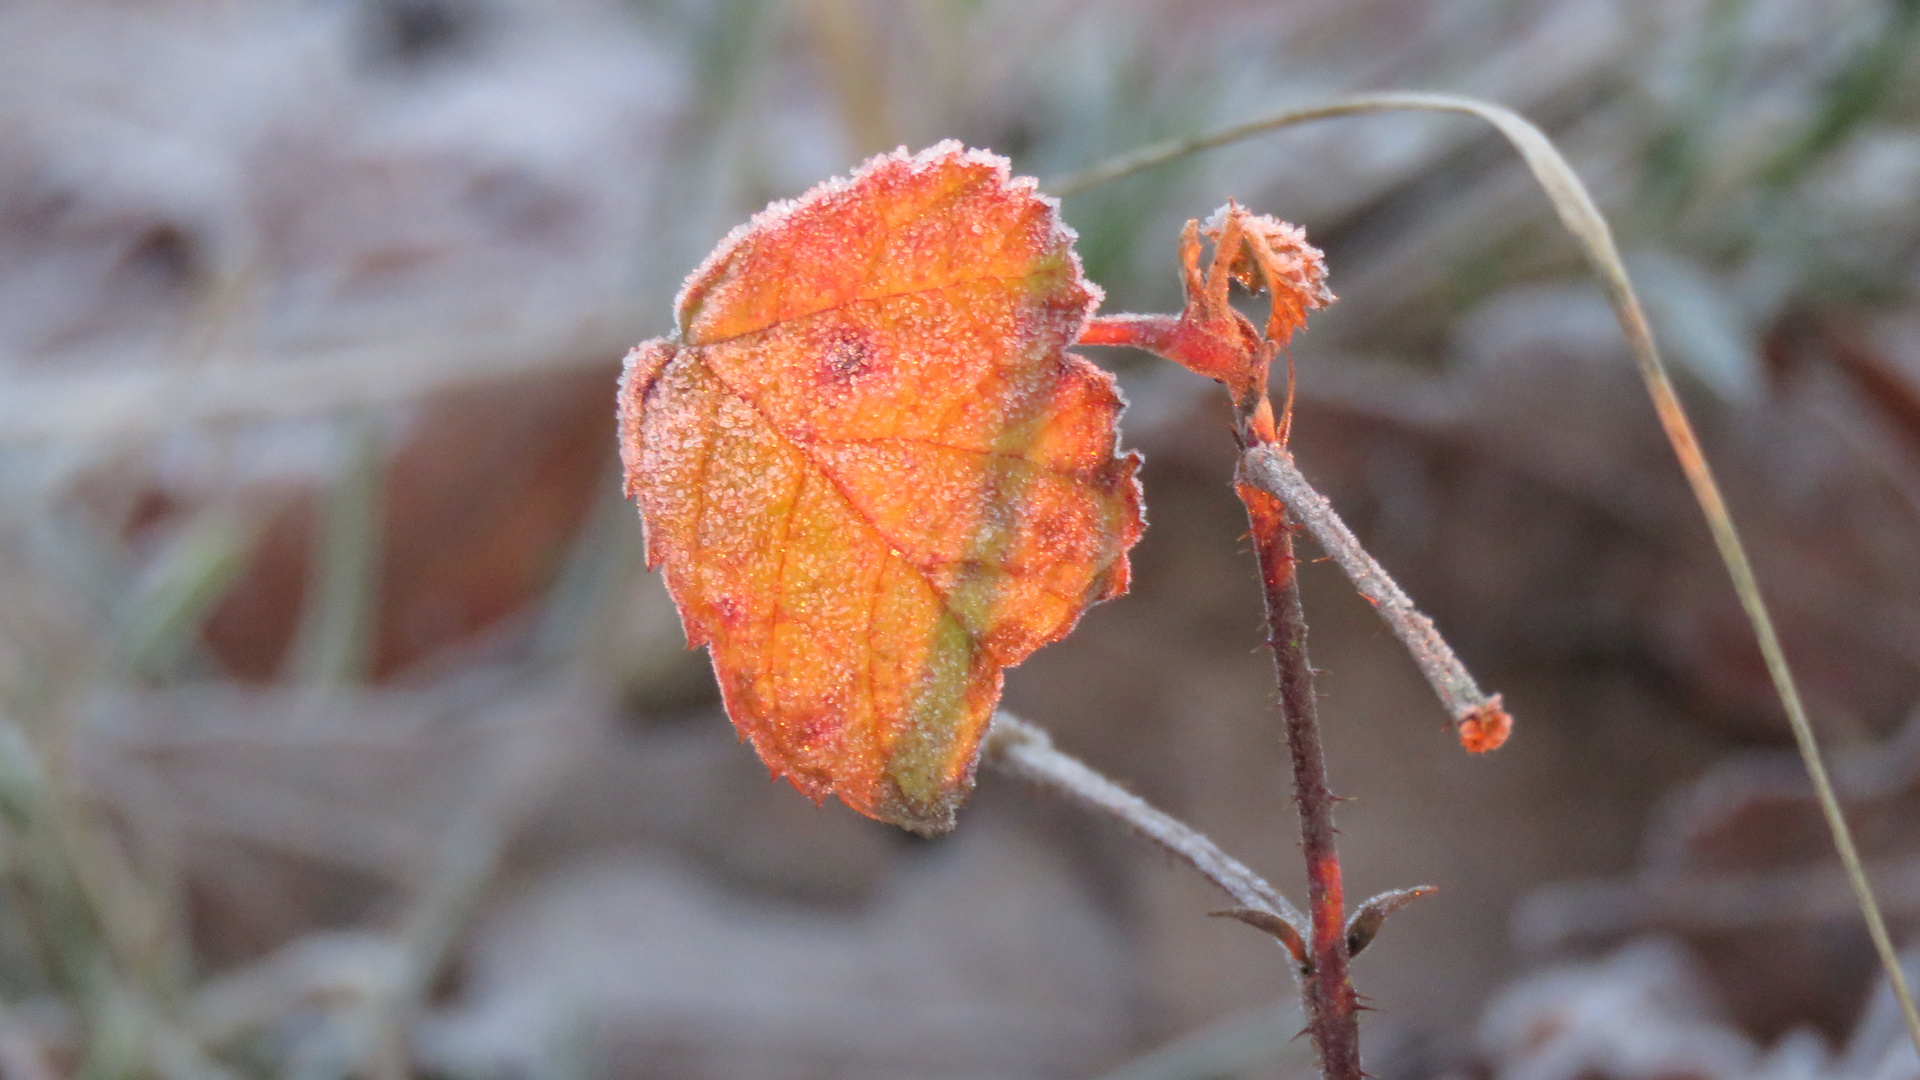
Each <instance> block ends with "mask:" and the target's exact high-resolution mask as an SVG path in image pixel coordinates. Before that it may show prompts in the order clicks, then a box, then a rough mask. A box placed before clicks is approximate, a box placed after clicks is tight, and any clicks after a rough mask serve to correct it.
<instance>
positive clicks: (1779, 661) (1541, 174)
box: [1048, 93, 1920, 1052]
mask: <svg viewBox="0 0 1920 1080" xmlns="http://www.w3.org/2000/svg"><path fill="white" fill-rule="evenodd" d="M1396 111H1417V112H1446V113H1460V114H1463V115H1466V116H1473V117H1478V118H1479V119H1481V120H1485V121H1486V122H1487V123H1490V124H1492V125H1493V126H1494V127H1495V128H1497V129H1499V131H1500V134H1502V135H1504V136H1505V137H1506V138H1507V141H1508V142H1510V143H1512V144H1513V147H1514V149H1516V150H1518V151H1519V152H1520V156H1521V158H1522V159H1524V160H1525V161H1526V163H1527V167H1528V168H1529V169H1530V170H1531V171H1532V172H1533V176H1534V179H1535V180H1536V181H1537V182H1538V183H1539V184H1540V187H1541V188H1542V190H1544V191H1545V192H1546V195H1547V198H1548V199H1550V200H1551V201H1552V203H1553V208H1554V211H1555V212H1556V213H1557V214H1558V215H1559V216H1560V223H1561V224H1562V225H1564V226H1566V229H1567V231H1568V232H1570V233H1572V234H1573V236H1574V238H1575V239H1576V240H1578V241H1579V243H1580V246H1581V249H1582V251H1583V253H1584V254H1585V255H1586V257H1587V262H1588V264H1589V265H1591V266H1592V267H1593V271H1594V273H1595V274H1596V275H1597V276H1598V277H1599V279H1600V284H1601V287H1602V288H1603V289H1604V290H1605V291H1606V294H1607V300H1608V302H1609V303H1611V304H1612V306H1613V310H1614V313H1615V315H1617V316H1618V317H1619V320H1620V329H1621V331H1622V333H1624V334H1625V335H1626V339H1627V345H1628V347H1629V348H1630V349H1631V350H1632V352H1633V357H1634V362H1635V363H1636V364H1637V365H1638V367H1639V369H1640V376H1641V378H1642V379H1643V380H1644V381H1645V383H1646V386H1647V393H1648V394H1649V395H1650V396H1651V397H1652V398H1653V406H1654V410H1655V411H1656V412H1657V413H1658V414H1659V417H1660V424H1661V427H1663V428H1664V429H1665V431H1666V434H1667V440H1668V441H1669V442H1670V443H1672V444H1673V451H1674V454H1675V456H1677V457H1678V458H1679V459H1680V467H1681V469H1682V471H1684V472H1685V473H1686V477H1687V483H1688V485H1689V486H1691V487H1692V489H1693V496H1694V499H1695V501H1696V502H1698V503H1699V504H1700V509H1701V512H1702V513H1703V514H1705V516H1706V519H1707V527H1708V528H1709V529H1710V530H1711V531H1712V533H1713V541H1714V545H1715V546H1716V547H1717V548H1719V551H1720V559H1721V561H1722V562H1723V563H1724V564H1725V565H1726V568H1727V573H1728V575H1729V576H1731V577H1732V579H1733V587H1734V591H1735V592H1736V593H1738V594H1739V597H1740V605H1741V607H1742V608H1744V609H1745V610H1746V614H1747V621H1748V622H1749V623H1750V624H1751V625H1752V626H1753V632H1754V636H1755V637H1756V638H1758V639H1759V644H1760V651H1761V654H1762V655H1763V656H1764V657H1765V659H1766V664H1767V672H1768V674H1769V675H1770V676H1771V677H1772V679H1773V685H1774V690H1775V692H1776V693H1778V695H1779V697H1780V703H1781V705H1782V706H1783V707H1784V708H1785V709H1786V712H1787V720H1788V722H1789V723H1790V724H1791V725H1792V727H1793V737H1794V740H1795V742H1796V743H1797V744H1798V745H1799V748H1800V757H1801V760H1802V761H1804V762H1805V764H1806V769H1807V775H1808V777H1809V778H1811V779H1812V781H1813V786H1814V791H1815V793H1816V795H1817V796H1818V798H1819V801H1820V809H1821V812H1822V813H1823V814H1824V815H1825V817H1826V821H1827V827H1828V828H1829V830H1831V832H1832V834H1833V846H1834V849H1835V850H1836V851H1838V852H1839V855H1840V861H1841V863H1842V864H1844V865H1845V867H1846V871H1847V878H1848V880H1849V882H1850V883H1851V884H1852V887H1853V891H1854V895H1855V898H1856V899H1857V900H1858V902H1859V905H1860V912H1861V914H1862V915H1863V916H1864V917H1865V919H1866V923H1867V932H1868V934H1869V935H1870V936H1871V937H1872V938H1873V945H1874V949H1875V950H1876V951H1877V952H1878V953H1879V955H1880V966H1881V968H1882V969H1883V970H1884V971H1885V972H1886V976H1887V981H1888V982H1889V984H1891V986H1892V988H1893V993H1894V997H1895V998H1897V999H1898V1000H1899V1003H1900V1011H1901V1014H1902V1015H1903V1016H1904V1017H1905V1018H1906V1023H1907V1033H1908V1035H1909V1036H1910V1037H1911V1038H1912V1039H1913V1044H1914V1048H1915V1050H1916V1052H1920V1010H1916V1009H1915V1007H1914V1002H1913V994H1912V992H1911V991H1910V990H1909V988H1908V986H1907V979H1906V975H1905V974H1904V973H1903V972H1902V970H1901V967H1900V961H1899V957H1898V955H1897V954H1896V953H1895V951H1894V947H1893V939H1892V938H1891V937H1890V936H1889V934H1888V933H1887V925H1886V920H1885V919H1884V918H1882V917H1881V914H1880V905H1879V903H1878V902H1877V901H1876V900H1875V899H1874V895H1873V887H1872V885H1871V884H1869V882H1868V881H1867V875H1866V871H1865V869H1864V868H1863V867H1862V866H1861V863H1860V856H1859V852H1858V851H1857V850H1856V848H1855V846H1854V842H1853V834H1852V831H1851V830H1850V829H1849V828H1848V827H1847V820H1846V816H1845V814H1844V813H1843V812H1842V811H1841V809H1840V801H1839V799H1838V798H1836V797H1835V795H1834V792H1833V785H1832V783H1831V782H1830V781H1829V780H1828V778H1827V767H1826V763H1825V761H1824V760H1823V758H1822V756H1821V753H1820V745H1819V743H1818V742H1817V741H1816V740H1815V739H1814V736H1813V725H1812V724H1811V723H1810V722H1809V721H1808V719H1807V711H1806V707H1805V706H1804V705H1803V704H1802V703H1801V700H1800V691H1799V689H1798V687H1797V686H1796V685H1795V683H1794V679H1793V672H1792V671H1791V669H1789V668H1788V666H1787V659H1786V654H1785V653H1784V652H1782V651H1781V648H1780V639H1779V635H1778V634H1777V633H1776V632H1775V630H1774V626H1773V618H1772V616H1771V615H1769V614H1768V611H1767V606H1766V601H1765V600H1764V599H1763V598H1762V597H1761V595H1760V586H1759V582H1758V580H1757V579H1756V578H1755V577H1754V573H1753V565H1752V563H1751V562H1750V561H1749V560H1748V558H1747V553H1746V548H1745V546H1744V545H1743V544H1742V543H1741V540H1740V533H1739V530H1737V529H1736V528H1735V527H1734V524H1733V518H1732V516H1731V515H1730V514H1729V513H1728V512H1727V505H1726V500H1725V498H1723V497H1722V495H1721V493H1720V485H1719V482H1718V481H1717V480H1715V479H1714V476H1713V470H1712V469H1711V468H1710V467H1709V466H1708V465H1707V459H1706V456H1705V455H1704V454H1703V453H1702V452H1701V450H1700V442H1699V439H1698V438H1697V437H1696V436H1695V435H1694V431H1693V424H1692V423H1691V421H1689V420H1688V419H1687V414H1686V410H1685V409H1684V408H1683V407H1682V406H1681V404H1680V397H1679V395H1678V394H1677V393H1676V392H1675V391H1674V386H1673V380H1672V379H1671V378H1670V377H1669V376H1668V374H1667V368H1666V364H1665V363H1664V362H1663V361H1662V360H1661V359H1660V351H1659V349H1658V348H1657V347H1656V346H1655V345H1654V341H1653V332H1652V329H1651V328H1650V327H1649V325H1648V323H1647V316H1646V312H1645V311H1644V310H1642V308H1641V306H1640V299H1639V297H1638V296H1636V295H1635V293H1634V291H1633V284H1632V282H1631V281H1629V280H1628V277H1627V271H1626V267H1625V266H1624V265H1623V264H1622V262H1621V260H1620V252H1619V250H1618V249H1617V248H1616V247H1615V246H1614V242H1613V230H1612V229H1611V228H1609V227H1608V225H1607V221H1606V218H1604V217H1603V216H1601V214H1600V210H1599V208H1598V207H1596V206H1595V205H1594V203H1593V198H1592V197H1591V196H1590V195H1588V194H1587V189H1586V187H1585V185H1583V184H1582V183H1581V182H1580V179H1579V177H1578V176H1576V175H1575V174H1574V171H1573V168H1572V166H1570V165H1568V164H1567V160H1566V158H1564V157H1562V156H1561V154H1560V151H1559V150H1558V149H1556V148H1555V147H1554V145H1553V142H1552V140H1550V139H1548V138H1547V136H1546V134H1545V133H1544V132H1542V131H1541V130H1540V129H1539V128H1537V127H1535V126H1534V125H1533V124H1532V122H1530V121H1528V120H1527V119H1526V118H1524V117H1522V116H1521V115H1520V114H1518V113H1516V112H1514V111H1513V110H1511V109H1508V108H1506V107H1504V106H1500V105H1495V104H1493V103H1491V102H1486V101H1479V100H1476V99H1474V98H1466V97H1458V96H1455V95H1451V94H1423V93H1392V94H1367V95H1361V96H1357V97H1351V98H1346V99H1343V100H1340V101H1335V102H1330V103H1328V104H1326V105H1320V106H1315V107H1312V108H1306V109H1293V110H1288V111H1286V112H1282V113H1276V114H1274V115H1272V116H1267V117H1263V118H1261V119H1258V120H1252V121H1248V122H1247V123H1243V124H1236V125H1234V126H1232V127H1227V128H1222V129H1220V130H1218V131H1213V132H1208V133H1205V134H1201V135H1195V136H1191V137H1188V138H1183V139H1173V140H1169V141H1167V142H1163V143H1156V144H1154V145H1152V146H1146V147H1142V148H1140V149H1138V150H1134V151H1131V152H1129V153H1125V154H1121V155H1119V156H1118V157H1115V158H1112V159H1110V160H1108V161H1106V162H1103V163H1101V164H1099V165H1096V166H1094V167H1092V168H1090V169H1086V170H1083V171H1081V172H1078V173H1075V174H1073V175H1071V176H1068V177H1065V178H1062V179H1061V180H1059V181H1057V182H1055V183H1052V184H1050V185H1048V189H1049V190H1050V191H1053V192H1054V193H1056V194H1059V195H1071V194H1073V193H1075V192H1079V191H1085V190H1086V189H1088V188H1090V187H1093V186H1095V185H1098V184H1103V183H1106V182H1108V181H1111V180H1117V179H1119V178H1121V177H1123V176H1128V175H1131V174H1133V173H1136V172H1139V171H1141V170H1142V169H1148V168H1152V167H1153V166H1155V165H1160V164H1164V163H1166V162H1169V161H1173V160H1175V159H1177V158H1181V157H1185V156H1187V155H1189V154H1193V153H1197V152H1199V151H1201V150H1207V149H1211V148H1213V147H1217V146H1224V145H1226V144H1228V143H1232V142H1238V141H1239V140H1241V139H1246V138H1249V137H1251V136H1254V135H1258V134H1261V133H1263V132H1267V131H1274V130H1277V129H1279V128H1284V127H1291V126H1293V125H1295V124H1304V123H1307V122H1310V121H1314V120H1326V119H1331V118H1333V117H1336V116H1353V115H1358V114H1362V113H1378V112H1396Z"/></svg>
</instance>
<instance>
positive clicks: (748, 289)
mask: <svg viewBox="0 0 1920 1080" xmlns="http://www.w3.org/2000/svg"><path fill="white" fill-rule="evenodd" d="M1072 240H1073V234H1072V233H1071V232H1070V231H1069V230H1068V229H1066V228H1065V227H1064V226H1063V225H1062V224H1061V223H1060V222H1059V219H1058V217H1057V215H1056V210H1055V205H1054V203H1053V202H1052V201H1051V200H1049V199H1047V198H1045V197H1043V196H1041V195H1039V194H1038V193H1037V192H1036V191H1035V190H1034V186H1033V182H1032V181H1031V180H1029V179H1025V178H1022V179H1018V180H1015V179H1010V177H1009V174H1008V168H1007V162H1006V161H1005V160H1004V159H1002V158H998V157H995V156H993V155H990V154H986V153H982V152H979V151H968V150H965V149H963V148H962V147H960V146H959V144H957V143H952V142H947V143H942V144H940V145H938V146H935V147H933V148H931V149H929V150H927V151H924V152H923V153H921V154H919V155H916V156H912V157H909V156H907V155H906V154H905V153H895V154H890V155H885V156H882V157H878V158H875V159H873V160H872V161H869V162H868V163H867V164H866V165H865V166H863V167H862V168H861V169H860V170H859V171H858V172H856V173H855V174H854V175H853V176H852V177H851V178H850V179H846V180H834V181H829V182H828V183H825V184H822V185H821V186H819V187H816V188H815V189H814V190H812V191H811V192H808V193H807V194H806V195H804V196H802V197H801V198H800V199H799V200H797V201H795V202H792V203H785V204H776V205H774V206H772V207H769V208H768V209H767V210H766V211H763V212H762V213H760V214H759V215H756V216H755V217H754V219H753V220H752V221H750V222H748V223H747V224H746V225H744V226H742V227H741V228H739V229H737V230H735V231H734V233H733V234H732V235H731V236H729V237H728V238H727V239H726V240H725V241H723V242H722V243H721V245H720V246H719V248H718V249H717V250H716V251H715V252H714V253H713V255H712V256H710V257H709V258H708V260H707V262H706V264H705V265H704V266H702V267H701V268H700V269H699V270H697V271H696V272H695V273H694V274H693V276H692V277H691V278H689V279H688V282H687V285H686V288H685V289H684V290H683V291H682V293H681V295H680V299H679V303H678V333H677V334H676V335H675V336H673V337H671V338H661V339H655V340H653V341H649V342H646V343H644V344H642V345H640V346H639V347H638V348H636V349H635V350H634V351H633V352H632V354H630V355H629V357H628V360H627V374H626V377H625V379H624V380H623V383H622V388H621V397H620V406H621V417H622V428H621V430H622V435H621V444H622V452H623V455H624V459H625V462H626V468H627V489H628V492H629V494H631V495H633V496H636V497H637V498H638V499H639V502H640V507H641V511H642V513H643V515H644V517H645V519H646V523H647V551H648V559H649V561H650V562H651V563H652V564H654V565H659V564H663V563H664V564H665V566H666V575H667V584H668V588H669V589H670V590H671V591H672V593H673V596H674V599H675V601H676V602H677V603H678V604H679V607H680V614H681V620H682V622H683V624H684V625H685V627H686V631H687V639H688V641H689V642H690V643H692V644H696V645H698V644H705V645H707V646H708V647H709V651H710V652H711V654H712V656H713V662H714V669H715V672H716V674H717V675H718V677H719V681H720V689H721V694H722V697H723V698H724V700H725V702H726V706H727V712H728V714H729V715H730V716H732V718H733V721H734V724H735V725H736V726H737V727H738V728H739V730H740V732H741V733H742V734H743V735H745V736H747V737H749V738H751V739H752V740H753V742H754V745H755V747H756V749H758V750H759V752H760V755H761V757H762V758H763V759H764V760H765V761H766V763H767V765H768V767H769V768H771V769H772V770H773V772H774V773H775V775H783V776H786V777H787V778H788V779H790V780H791V781H792V782H793V784H794V786H795V787H797V788H799V789H800V790H801V791H802V792H804V793H806V794H807V795H809V796H811V797H812V798H814V799H816V800H818V799H822V798H824V797H825V796H826V795H828V794H830V793H831V794H836V795H838V796H839V797H840V798H841V799H842V800H844V801H845V802H846V803H847V804H848V805H849V806H852V807H853V808H854V809H856V810H859V811H860V812H862V813H864V814H868V815H870V816H872V817H876V818H879V819H881V820H883V821H890V822H893V823H895V824H899V825H902V826H905V827H907V828H910V829H915V830H918V831H922V832H938V831H942V830H944V829H947V828H949V827H951V824H952V820H953V811H954V808H955V807H956V806H957V805H958V804H959V803H960V801H961V800H962V799H964V798H965V796H966V794H967V792H968V790H969V789H970V788H971V786H972V782H973V769H974V763H975V759H976V758H977V756H978V753H979V744H980V738H981V735H982V733H983V732H984V731H985V729H986V726H987V722H988V719H989V718H990V717H991V715H992V712H993V707H994V705H995V703H996V702H997V701H998V699H999V696H1000V687H1001V671H1002V669H1003V668H1005V667H1007V666H1009V665H1012V664H1016V663H1018V662H1020V661H1021V660H1022V659H1025V658H1026V657H1027V656H1028V655H1029V654H1031V653H1032V652H1033V651H1034V650H1035V649H1037V648H1039V647H1040V646H1041V645H1044V644H1046V643H1047V642H1050V641H1053V640H1055V639H1056V638H1058V637H1060V636H1061V635H1062V634H1064V633H1066V631H1067V630H1068V629H1069V628H1071V627H1072V625H1073V623H1074V621H1075V620H1076V619H1077V618H1078V617H1079V615H1080V613H1081V611H1083V610H1084V609H1085V608H1086V607H1087V605H1089V604H1092V603H1095V602H1097V601H1100V600H1104V599H1107V598H1109V597H1112V596H1116V595H1118V594H1120V593H1122V592H1124V591H1125V590H1126V585H1127V573H1128V570H1127V559H1126V551H1127V549H1128V548H1129V547H1130V546H1132V544H1133V543H1134V542H1135V540H1137V539H1138V538H1139V535H1140V532H1141V529H1142V528H1143V524H1142V520H1141V516H1140V494H1139V487H1138V484H1137V483H1136V481H1135V480H1134V472H1135V470H1136V469H1137V468H1138V465H1139V459H1138V457H1137V455H1133V454H1120V453H1118V451H1117V446H1116V432H1115V426H1114V425H1115V421H1116V419H1117V418H1118V415H1119V412H1120V408H1121V402H1120V398H1119V395H1118V393H1117V392H1116V390H1115V388H1114V385H1113V380H1112V379H1111V378H1110V377H1109V376H1107V375H1105V374H1104V373H1102V372H1100V371H1099V370H1098V369H1097V368H1095V367H1093V366H1092V365H1091V364H1089V363H1088V362H1087V361H1085V360H1084V359H1081V358H1080V357H1078V356H1074V355H1072V354H1070V353H1067V352H1065V349H1066V347H1067V346H1068V345H1071V344H1072V343H1073V342H1074V341H1075V340H1076V339H1077V338H1078V337H1079V335H1080V331H1081V328H1082V327H1083V326H1084V325H1085V323H1086V320H1087V317H1088V315H1089V313H1090V312H1091V310H1092V309H1093V307H1094V306H1095V305H1096V304H1097V303H1098V299H1099V292H1098V290H1097V289H1096V288H1095V287H1094V286H1092V285H1090V284H1088V283H1087V282H1086V281H1084V280H1083V279H1082V278H1081V276H1080V267H1079V261H1078V259H1077V258H1075V256H1074V254H1073V249H1072Z"/></svg>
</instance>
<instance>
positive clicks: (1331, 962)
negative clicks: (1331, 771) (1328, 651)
mask: <svg viewBox="0 0 1920 1080" xmlns="http://www.w3.org/2000/svg"><path fill="white" fill-rule="evenodd" d="M1238 491H1239V493H1240V500H1241V501H1242V502H1244V503H1245V504H1246V506H1247V518H1248V520H1249V521H1250V522H1251V523H1252V527H1253V544H1254V550H1255V551H1256V552H1257V553H1258V554H1259V556H1260V582H1261V586H1262V589H1263V592H1264V594H1265V597H1266V605H1267V644H1268V645H1270V646H1272V648H1273V661H1274V666H1275V667H1276V668H1277V669H1278V671H1279V678H1280V715H1281V718H1282V719H1283V720H1284V722H1285V723H1286V727H1287V751H1288V754H1289V756H1290V757H1291V758H1292V761H1293V802H1294V806H1295V808H1296V809H1297V810H1298V811H1299V814H1300V845H1301V849H1302V854H1304V855H1305V856H1306V861H1307V908H1308V910H1309V911H1311V912H1312V913H1313V918H1312V928H1313V940H1312V943H1311V946H1310V955H1311V956H1312V957H1313V972H1312V974H1311V975H1309V976H1308V977H1307V983H1306V989H1305V997H1306V1004H1307V1026H1308V1030H1310V1031H1311V1032H1312V1033H1313V1041H1314V1044H1315V1045H1316V1046H1318V1047H1319V1049H1320V1067H1321V1071H1322V1075H1324V1076H1325V1077H1326V1078H1327V1080H1360V1025H1359V1016H1358V1013H1357V1005H1358V1002H1357V1001H1356V1000H1355V998H1354V993H1353V982H1352V980H1351V979H1350V978H1348V975H1347V959H1348V953H1347V917H1346V910H1345V899H1344V897H1343V895H1342V890H1341V881H1340V855H1339V853H1338V852H1337V851H1335V849H1334V842H1333V835H1334V826H1333V792H1332V791H1331V790H1329V789H1328V787H1327V762H1326V755H1325V753H1324V752H1323V751H1322V749H1321V746H1320V724H1319V720H1318V717H1317V716H1316V711H1317V710H1316V709H1315V707H1314V700H1313V669H1312V668H1311V667H1310V666H1309V665H1308V663H1307V623H1306V618H1305V616H1304V615H1303V614H1302V612H1301V610H1300V579H1299V576H1298V575H1297V574H1296V573H1295V572H1294V568H1295V560H1294V557H1293V527H1292V523H1291V522H1289V521H1288V520H1287V510H1286V506H1285V505H1284V504H1283V503H1281V502H1280V500H1278V499H1276V498H1274V497H1273V496H1271V495H1269V494H1267V493H1266V492H1264V491H1261V490H1259V489H1258V488H1254V487H1250V486H1247V485H1245V484H1242V485H1239V486H1238Z"/></svg>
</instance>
